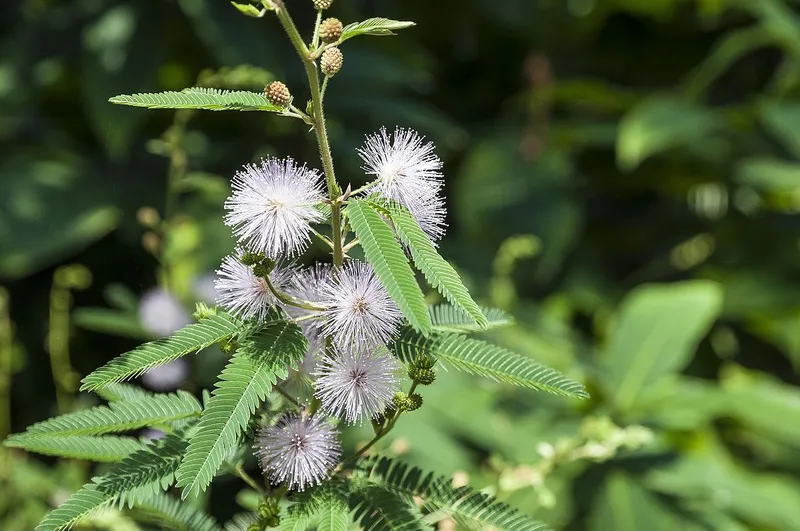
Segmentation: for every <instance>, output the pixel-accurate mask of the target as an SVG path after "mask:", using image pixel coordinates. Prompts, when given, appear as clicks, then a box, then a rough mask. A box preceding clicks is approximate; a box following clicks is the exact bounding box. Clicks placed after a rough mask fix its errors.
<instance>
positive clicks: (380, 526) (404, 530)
mask: <svg viewBox="0 0 800 531" xmlns="http://www.w3.org/2000/svg"><path fill="white" fill-rule="evenodd" d="M350 503H351V505H352V508H353V513H354V516H355V519H356V521H357V522H358V523H359V524H360V526H361V528H362V529H363V530H364V531H423V530H426V531H427V530H430V529H432V528H431V527H430V526H429V525H427V524H426V523H425V522H424V521H423V520H422V514H421V513H420V512H419V509H417V507H416V505H414V501H413V500H412V499H411V497H410V496H408V495H406V494H405V493H401V492H397V491H394V492H393V491H392V490H390V489H385V488H383V487H382V486H379V485H366V486H364V487H363V488H360V489H358V490H356V491H354V492H353V493H352V494H351V496H350Z"/></svg>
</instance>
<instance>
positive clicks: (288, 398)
mask: <svg viewBox="0 0 800 531" xmlns="http://www.w3.org/2000/svg"><path fill="white" fill-rule="evenodd" d="M274 389H275V390H276V391H278V393H279V394H280V395H281V396H282V397H283V398H285V399H286V400H288V401H289V402H291V403H292V404H294V405H295V406H297V407H300V402H298V401H297V400H295V399H294V398H292V397H291V395H289V393H287V392H286V391H284V390H283V388H282V387H281V386H280V385H276V386H275V388H274Z"/></svg>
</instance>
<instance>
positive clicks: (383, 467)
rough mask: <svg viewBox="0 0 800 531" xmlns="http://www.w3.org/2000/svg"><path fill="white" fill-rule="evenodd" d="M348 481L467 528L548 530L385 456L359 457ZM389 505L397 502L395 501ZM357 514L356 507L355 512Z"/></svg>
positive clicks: (489, 500) (470, 491) (511, 510)
mask: <svg viewBox="0 0 800 531" xmlns="http://www.w3.org/2000/svg"><path fill="white" fill-rule="evenodd" d="M352 482H353V485H354V486H356V487H357V486H359V485H364V484H366V485H375V486H380V487H381V488H382V490H385V491H387V492H394V493H396V494H397V495H400V496H404V497H408V498H410V497H412V496H416V497H419V498H421V499H422V502H423V504H424V505H423V506H424V507H425V508H426V509H428V510H430V511H436V512H439V513H442V514H443V515H446V516H450V517H452V518H453V519H454V520H456V521H458V522H460V523H463V524H465V525H467V526H469V527H471V528H475V527H478V528H479V529H487V528H492V529H498V530H501V531H547V529H548V527H547V526H546V525H545V524H543V523H541V522H537V521H536V520H534V519H533V518H532V517H530V516H527V515H525V514H523V513H521V512H519V511H517V510H516V509H514V508H512V507H509V506H508V505H506V504H505V503H502V502H499V501H497V500H496V499H494V498H492V497H491V496H488V495H486V494H483V493H481V492H478V491H475V490H473V489H471V488H470V487H458V488H454V487H453V486H452V482H451V480H450V479H448V478H445V477H443V476H438V475H436V474H433V473H431V472H425V471H423V470H420V469H419V468H416V467H413V466H410V465H408V464H406V463H403V462H402V461H397V460H394V459H392V458H388V457H372V458H366V459H361V460H359V461H358V463H357V465H356V470H355V471H354V472H353V477H352ZM361 492H363V494H362V495H363V496H364V497H365V498H367V497H370V496H377V497H381V496H382V494H381V491H374V490H372V489H369V488H367V489H364V490H362V491H361ZM392 505H398V504H397V503H396V502H395V503H394V504H392ZM390 506H391V505H390ZM358 513H359V511H358V510H357V511H356V514H357V515H358ZM380 529H383V528H380ZM387 529H389V528H387ZM412 529H413V527H412ZM609 529H611V528H609Z"/></svg>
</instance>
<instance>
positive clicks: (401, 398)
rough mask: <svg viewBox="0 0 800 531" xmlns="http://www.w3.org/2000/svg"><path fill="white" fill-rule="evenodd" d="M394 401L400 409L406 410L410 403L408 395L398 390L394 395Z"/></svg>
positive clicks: (395, 405)
mask: <svg viewBox="0 0 800 531" xmlns="http://www.w3.org/2000/svg"><path fill="white" fill-rule="evenodd" d="M392 403H393V404H394V407H395V408H396V409H398V410H399V411H405V410H406V406H407V405H408V395H407V394H405V393H404V392H402V391H398V392H396V393H395V394H394V396H393V397H392Z"/></svg>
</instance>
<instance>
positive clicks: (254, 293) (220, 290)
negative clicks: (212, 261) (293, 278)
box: [214, 255, 291, 321]
mask: <svg viewBox="0 0 800 531" xmlns="http://www.w3.org/2000/svg"><path fill="white" fill-rule="evenodd" d="M290 274H291V270H290V269H289V268H283V267H279V266H276V267H275V269H273V270H272V272H271V273H270V274H269V278H270V281H271V282H272V285H273V286H275V287H276V288H277V289H282V288H284V287H285V285H286V284H287V282H288V280H289V275H290ZM214 286H215V287H216V288H217V303H218V304H219V305H220V306H222V307H223V308H225V309H226V310H228V311H230V312H231V313H232V314H234V315H235V316H237V317H239V318H241V319H257V320H258V321H263V320H264V318H265V317H266V316H267V314H268V312H269V309H270V307H271V306H274V305H277V304H278V301H277V299H275V296H274V295H273V294H272V292H271V291H270V289H269V286H267V282H266V280H264V279H263V278H260V277H257V276H256V275H255V273H253V269H252V268H251V267H250V266H246V265H244V264H243V263H242V262H241V261H239V257H238V256H234V255H231V256H226V257H225V258H224V259H223V260H222V266H221V267H220V268H219V270H217V279H216V281H215V282H214Z"/></svg>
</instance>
